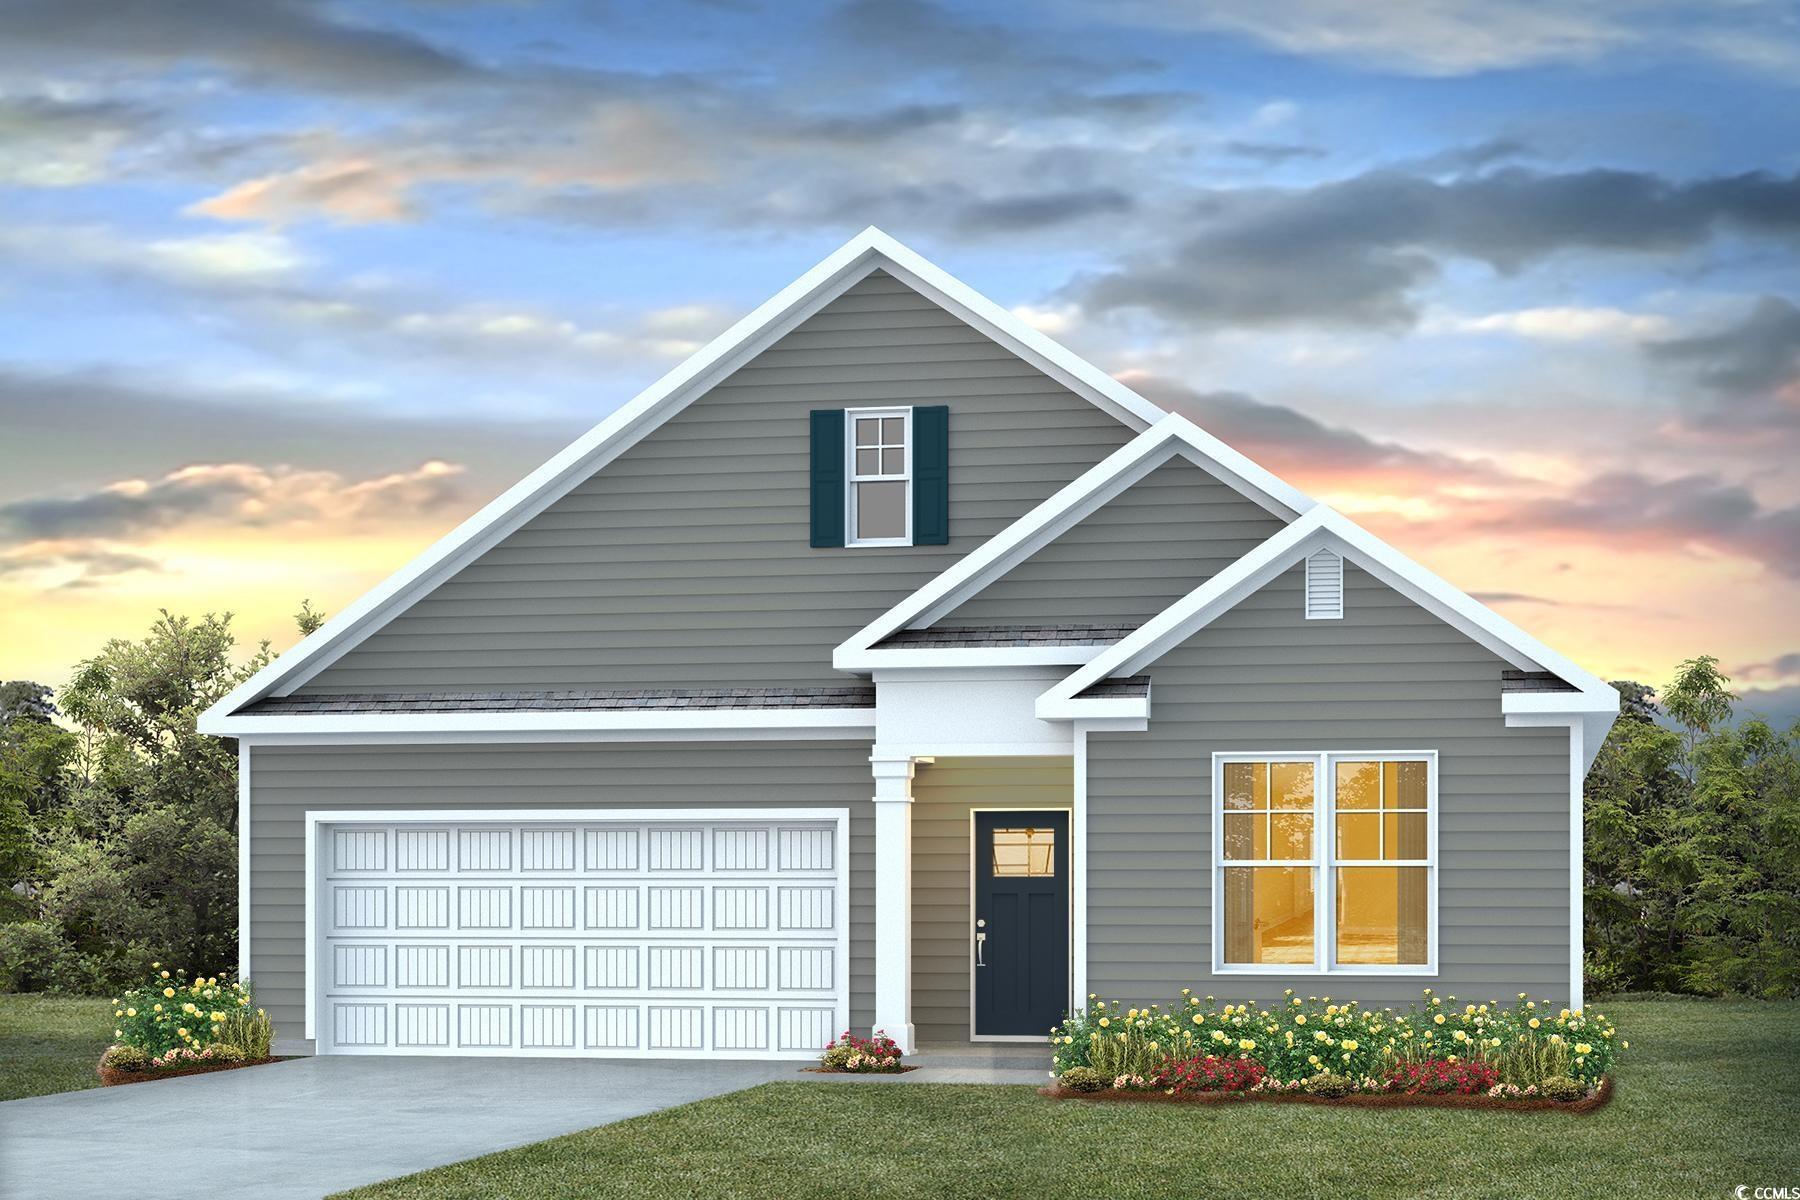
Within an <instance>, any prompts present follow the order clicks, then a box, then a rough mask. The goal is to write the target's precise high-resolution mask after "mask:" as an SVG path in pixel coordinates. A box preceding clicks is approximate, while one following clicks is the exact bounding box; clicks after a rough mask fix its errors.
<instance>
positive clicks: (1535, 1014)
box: [1050, 989, 1629, 1089]
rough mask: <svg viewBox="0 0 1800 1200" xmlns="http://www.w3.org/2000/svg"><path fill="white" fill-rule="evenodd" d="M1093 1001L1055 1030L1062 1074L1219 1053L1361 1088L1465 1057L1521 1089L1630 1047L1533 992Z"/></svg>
mask: <svg viewBox="0 0 1800 1200" xmlns="http://www.w3.org/2000/svg"><path fill="white" fill-rule="evenodd" d="M1088 999H1089V1005H1088V1007H1087V1008H1085V1009H1082V1010H1078V1011H1077V1012H1075V1013H1073V1014H1071V1015H1070V1016H1069V1017H1068V1018H1067V1019H1066V1020H1064V1021H1063V1022H1062V1023H1061V1024H1060V1025H1058V1026H1057V1027H1056V1028H1055V1029H1053V1030H1052V1031H1051V1033H1050V1046H1051V1050H1052V1052H1053V1054H1054V1056H1055V1069H1056V1071H1057V1073H1058V1074H1059V1075H1060V1074H1061V1073H1062V1072H1064V1071H1067V1070H1069V1069H1070V1068H1071V1067H1093V1068H1094V1069H1095V1070H1096V1071H1099V1072H1100V1073H1101V1074H1102V1075H1104V1076H1106V1077H1107V1078H1109V1079H1116V1078H1118V1077H1119V1076H1121V1075H1126V1076H1137V1075H1143V1076H1146V1077H1148V1076H1149V1075H1151V1074H1152V1073H1153V1072H1154V1067H1155V1066H1156V1064H1157V1063H1158V1062H1161V1061H1162V1060H1164V1059H1165V1058H1170V1057H1173V1058H1179V1059H1184V1060H1185V1059H1192V1058H1198V1057H1215V1058H1219V1059H1248V1060H1252V1061H1254V1062H1257V1063H1259V1064H1261V1066H1262V1067H1263V1069H1264V1071H1265V1072H1266V1073H1267V1076H1268V1079H1269V1081H1270V1083H1271V1084H1282V1085H1293V1084H1298V1083H1300V1082H1301V1081H1303V1080H1306V1079H1309V1078H1311V1077H1312V1076H1314V1075H1318V1074H1320V1073H1322V1072H1329V1073H1331V1074H1334V1075H1344V1076H1347V1077H1349V1078H1350V1079H1353V1080H1356V1081H1358V1082H1359V1083H1361V1082H1362V1081H1366V1080H1371V1079H1375V1080H1379V1079H1385V1078H1387V1077H1388V1076H1389V1075H1391V1074H1392V1073H1393V1071H1394V1070H1395V1069H1396V1068H1397V1067H1401V1066H1405V1065H1408V1064H1414V1063H1428V1062H1462V1063H1479V1064H1481V1065H1483V1066H1485V1067H1488V1068H1491V1069H1492V1070H1494V1071H1497V1072H1498V1073H1499V1075H1500V1080H1501V1082H1502V1083H1504V1084H1508V1085H1512V1086H1516V1087H1519V1088H1521V1089H1523V1088H1526V1087H1535V1086H1536V1085H1537V1084H1538V1083H1539V1082H1540V1081H1542V1080H1543V1079H1545V1078H1547V1077H1548V1076H1551V1075H1567V1076H1570V1077H1571V1078H1573V1079H1575V1080H1577V1081H1579V1082H1582V1083H1585V1084H1587V1085H1589V1086H1590V1087H1591V1086H1592V1085H1593V1084H1594V1083H1595V1082H1596V1081H1598V1080H1599V1078H1600V1077H1601V1076H1602V1075H1604V1074H1606V1073H1607V1072H1608V1071H1609V1070H1611V1068H1612V1063H1613V1061H1614V1059H1615V1058H1616V1057H1617V1056H1618V1053H1619V1052H1620V1051H1622V1050H1625V1049H1628V1048H1629V1047H1628V1044H1627V1043H1626V1042H1624V1041H1623V1040H1620V1039H1618V1038H1617V1036H1616V1034H1617V1031H1616V1030H1615V1029H1614V1028H1613V1024H1612V1022H1611V1021H1609V1020H1608V1019H1607V1018H1606V1017H1605V1016H1603V1015H1601V1014H1599V1013H1594V1012H1587V1011H1584V1010H1580V1009H1576V1010H1573V1011H1571V1010H1569V1009H1566V1008H1564V1009H1560V1010H1558V1009H1556V1008H1553V1007H1552V1006H1551V1004H1550V1002H1548V1001H1539V1000H1531V999H1529V998H1527V997H1525V996H1520V997H1519V998H1518V1003H1517V1004H1514V1005H1511V1006H1502V1005H1501V1004H1500V1002H1499V1001H1497V1000H1489V1001H1487V1002H1485V1003H1476V1004H1469V1003H1461V1004H1459V1003H1457V1002H1456V997H1455V996H1443V997H1440V996H1437V995H1435V994H1433V993H1432V992H1431V991H1430V990H1429V989H1427V990H1426V992H1425V994H1424V1002H1423V1004H1421V1005H1415V1006H1413V1007H1411V1008H1408V1009H1405V1010H1395V1009H1388V1008H1373V1009H1369V1008H1363V1007H1362V1006H1361V1005H1359V1004H1357V1003H1356V1002H1355V1001H1349V1002H1343V1001H1333V1000H1332V999H1331V997H1329V996H1306V997H1301V996H1296V995H1294V993H1293V992H1292V991H1291V990H1290V991H1288V992H1287V993H1286V995H1285V996H1284V997H1283V999H1282V1000H1281V1001H1280V1002H1278V1003H1275V1004H1270V1005H1267V1006H1264V1005H1261V1004H1254V1003H1251V1004H1223V1005H1221V1004H1218V1003H1216V1002H1215V1001H1214V1000H1213V998H1212V997H1211V996H1207V997H1205V998H1204V999H1202V998H1201V997H1199V996H1195V995H1193V994H1192V993H1191V992H1187V991H1184V992H1183V993H1182V995H1181V999H1180V1000H1179V1001H1177V1002H1176V1003H1175V1004H1174V1005H1172V1006H1170V1007H1169V1008H1167V1009H1165V1008H1162V1007H1161V1006H1159V1005H1155V1004H1152V1005H1150V1006H1149V1007H1147V1008H1127V1007H1125V1006H1124V1005H1121V1004H1118V1003H1115V1002H1112V1001H1107V1000H1101V999H1099V998H1097V997H1093V996H1090V997H1089V998H1088Z"/></svg>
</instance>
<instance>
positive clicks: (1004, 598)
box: [890, 457, 1283, 640]
mask: <svg viewBox="0 0 1800 1200" xmlns="http://www.w3.org/2000/svg"><path fill="white" fill-rule="evenodd" d="M1282 524H1283V521H1282V520H1281V518H1279V517H1277V516H1275V515H1274V514H1273V513H1271V512H1269V511H1268V510H1267V509H1266V508H1264V507H1262V506H1261V505H1258V504H1256V503H1255V502H1254V501H1252V500H1250V499H1249V498H1248V497H1246V496H1244V495H1243V494H1242V493H1240V492H1238V491H1236V490H1234V489H1233V488H1231V487H1229V486H1228V485H1227V484H1225V483H1224V482H1223V481H1221V480H1220V479H1219V478H1218V477H1217V476H1215V475H1213V474H1212V473H1211V472H1209V471H1207V470H1206V469H1205V468H1203V467H1201V466H1199V465H1197V464H1196V463H1194V462H1192V461H1190V460H1188V459H1185V458H1180V457H1176V458H1172V459H1170V460H1169V461H1168V462H1166V463H1164V464H1163V465H1162V466H1160V467H1157V468H1156V469H1155V470H1153V471H1151V472H1150V474H1148V475H1147V476H1145V477H1144V478H1143V479H1141V480H1139V481H1138V482H1137V483H1135V484H1133V485H1132V486H1131V487H1129V488H1127V489H1126V490H1125V491H1123V492H1121V493H1120V494H1119V495H1117V496H1114V497H1113V498H1112V499H1111V500H1109V501H1108V502H1107V503H1106V504H1104V505H1102V506H1101V507H1100V508H1099V509H1097V510H1095V511H1094V512H1093V513H1091V514H1089V515H1088V516H1087V517H1085V518H1083V519H1082V520H1081V521H1079V522H1077V523H1076V524H1075V525H1074V526H1073V527H1071V528H1070V529H1068V530H1067V531H1066V532H1064V533H1062V534H1061V535H1059V536H1058V537H1056V538H1055V539H1054V540H1053V541H1051V542H1050V543H1049V544H1048V545H1046V546H1044V547H1043V548H1041V549H1039V550H1038V551H1036V552H1035V553H1033V554H1031V555H1030V556H1029V557H1027V558H1026V559H1025V560H1024V561H1022V562H1020V563H1019V564H1018V565H1017V566H1015V567H1013V568H1012V569H1011V570H1010V571H1008V572H1006V573H1005V574H1004V575H1001V576H1000V577H999V578H998V579H996V580H994V581H993V582H992V583H990V584H988V585H987V586H986V587H984V588H982V589H981V590H980V591H978V592H976V593H975V594H974V595H973V596H971V597H969V599H967V600H965V601H963V602H962V603H961V604H959V605H957V606H956V607H955V608H953V609H951V610H950V612H949V613H947V614H946V615H945V616H943V617H942V618H940V619H939V620H938V621H937V622H936V623H935V624H934V625H933V626H932V628H933V629H940V630H944V629H967V628H970V627H979V626H1028V627H1029V626H1048V625H1067V624H1071V623H1075V624H1083V625H1122V626H1126V627H1127V628H1135V627H1137V626H1138V625H1141V624H1143V623H1144V622H1145V621H1147V620H1149V619H1150V618H1151V617H1153V616H1155V615H1156V614H1157V613H1159V612H1161V611H1162V610H1163V609H1165V608H1167V607H1168V606H1169V605H1171V604H1173V603H1175V601H1177V600H1179V599H1181V597H1183V596H1185V595H1187V594H1188V593H1189V592H1191V591H1193V590H1194V589H1195V588H1197V587H1199V586H1200V585H1201V584H1202V583H1204V582H1205V581H1206V580H1207V579H1209V578H1211V577H1212V576H1214V575H1216V574H1218V573H1219V572H1220V571H1222V570H1224V569H1225V568H1226V567H1228V566H1230V565H1231V564H1232V563H1234V562H1236V561H1237V560H1238V559H1239V558H1242V557H1243V556H1244V555H1245V554H1248V553H1249V552H1250V551H1251V550H1254V549H1255V548H1256V547H1257V546H1258V545H1259V544H1261V543H1262V542H1263V541H1265V540H1267V539H1268V538H1269V537H1271V536H1273V535H1274V534H1275V532H1276V531H1277V530H1279V529H1280V528H1281V527H1282ZM890 640H891V639H890Z"/></svg>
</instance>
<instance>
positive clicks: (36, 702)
mask: <svg viewBox="0 0 1800 1200" xmlns="http://www.w3.org/2000/svg"><path fill="white" fill-rule="evenodd" d="M51 694H52V693H51V690H50V687H49V686H48V685H47V684H42V683H33V682H31V681H30V680H29V679H9V680H7V681H6V682H5V683H0V730H4V729H7V728H10V727H11V726H12V724H13V722H15V721H21V720H27V721H37V722H39V723H40V724H45V725H47V724H49V723H50V722H51V721H54V720H55V719H56V705H54V704H52V703H51V702H50V697H51Z"/></svg>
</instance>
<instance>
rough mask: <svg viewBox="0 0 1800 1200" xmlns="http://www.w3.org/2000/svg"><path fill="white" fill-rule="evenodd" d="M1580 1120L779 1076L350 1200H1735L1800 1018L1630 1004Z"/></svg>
mask: <svg viewBox="0 0 1800 1200" xmlns="http://www.w3.org/2000/svg"><path fill="white" fill-rule="evenodd" d="M1603 1007H1604V1009H1605V1011H1606V1012H1608V1013H1609V1014H1610V1015H1611V1016H1612V1017H1613V1018H1614V1019H1615V1020H1616V1021H1617V1023H1618V1026H1619V1029H1620V1032H1621V1034H1622V1035H1623V1036H1624V1037H1626V1038H1627V1039H1629V1040H1630V1042H1631V1046H1632V1048H1631V1051H1630V1052H1629V1054H1628V1055H1627V1057H1626V1059H1625V1062H1624V1064H1623V1065H1622V1067H1621V1069H1620V1070H1619V1072H1618V1073H1617V1074H1618V1080H1617V1082H1618V1090H1617V1094H1616V1098H1615V1099H1614V1101H1613V1103H1612V1104H1611V1105H1609V1106H1608V1107H1606V1108H1604V1109H1602V1110H1601V1111H1599V1112H1597V1113H1594V1114H1592V1115H1590V1116H1571V1115H1569V1114H1565V1113H1554V1112H1552V1113H1541V1114H1528V1113H1506V1112H1457V1111H1445V1110H1441V1109H1438V1110H1432V1109H1402V1110H1393V1109H1387V1110H1382V1109H1332V1108H1314V1107H1306V1106H1298V1105H1295V1106H1286V1105H1245V1106H1242V1107H1238V1106H1228V1107H1219V1106H1204V1107H1177V1106H1164V1105H1154V1104H1146V1105H1123V1104H1105V1105H1098V1104H1096V1105H1090V1104H1084V1103H1079V1102H1072V1101H1067V1102H1058V1101H1052V1100H1046V1099H1044V1098H1042V1097H1040V1096H1038V1095H1036V1094H1035V1092H1034V1091H1033V1089H1031V1088H1029V1087H986V1086H978V1085H953V1084H935V1085H933V1084H918V1085H908V1084H853V1083H826V1082H818V1083H810V1082H795V1083H774V1084H767V1085H764V1086H762V1087H758V1088H752V1089H750V1090H748V1091H743V1092H738V1093H735V1094H733V1095H729V1096H722V1097H718V1098H716V1099H712V1100H706V1101H702V1102H700V1103H698V1104H690V1105H686V1106H684V1107H682V1108H676V1109H671V1110H669V1111H666V1112H662V1113H657V1114H654V1115H652V1116H647V1117H640V1118H638V1119H636V1120H632V1121H625V1122H622V1123H620V1124H617V1125H611V1126H606V1127H603V1128H600V1129H591V1130H588V1131H586V1132H583V1133H577V1134H572V1135H570V1136H568V1137H562V1138H556V1139H553V1140H551V1141H547V1142H538V1143H536V1144H534V1145H530V1146H524V1147H521V1148H519V1149H516V1150H508V1151H504V1152H502V1153H499V1154H492V1155H488V1156H486V1157H484V1158H477V1159H471V1160H470V1161H468V1162H464V1163H458V1164H456V1165H454V1166H449V1167H441V1168H438V1169H436V1170H432V1171H425V1172H422V1173H421V1174H418V1175H412V1176H408V1177H406V1178H404V1179H397V1180H392V1181H389V1182H387V1183H382V1184H376V1185H374V1186H372V1187H366V1188H362V1189H359V1190H356V1191H353V1192H347V1193H344V1196H345V1197H354V1198H355V1200H413V1198H423V1197H431V1198H432V1200H457V1198H459V1197H467V1198H469V1200H474V1198H476V1197H480V1198H482V1200H529V1198H533V1197H550V1196H557V1197H611V1196H618V1197H633V1198H635V1200H654V1198H656V1197H688V1196H777V1197H780V1198H781V1200H811V1198H813V1197H821V1198H822V1197H835V1196H842V1195H847V1194H856V1195H858V1196H866V1197H889V1196H894V1197H898V1196H939V1197H976V1196H1020V1197H1043V1196H1055V1195H1079V1196H1107V1197H1111V1198H1114V1200H1129V1198H1132V1197H1151V1196H1177V1195H1178V1196H1205V1195H1230V1196H1280V1197H1296V1196H1329V1197H1334V1198H1336V1197H1355V1196H1378V1197H1384V1198H1385V1197H1395V1196H1427V1195H1428V1196H1433V1197H1443V1196H1452V1197H1455V1196H1496V1195H1509V1194H1510V1195H1529V1196H1533V1197H1551V1198H1555V1197H1586V1196H1607V1197H1612V1196H1632V1197H1634V1200H1638V1198H1642V1197H1660V1196H1683V1197H1686V1196H1728V1195H1730V1194H1731V1191H1732V1189H1733V1188H1734V1187H1735V1186H1736V1185H1738V1184H1740V1183H1743V1184H1749V1185H1751V1186H1752V1187H1755V1186H1759V1185H1761V1186H1768V1185H1781V1184H1789V1185H1791V1184H1792V1183H1793V1182H1794V1180H1795V1179H1797V1178H1800V1140H1797V1139H1796V1138H1795V1137H1794V1131H1795V1129H1796V1128H1797V1127H1800V1080H1797V1079H1796V1072H1795V1065H1796V1063H1797V1062H1800V1004H1796V1003H1778V1004H1763V1003H1757V1002H1753V1001H1741V1002H1740V1001H1660V1000H1621V1001H1618V1002H1616V1003H1613V1004H1608V1005H1604V1006H1603Z"/></svg>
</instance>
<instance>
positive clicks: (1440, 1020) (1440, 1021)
mask: <svg viewBox="0 0 1800 1200" xmlns="http://www.w3.org/2000/svg"><path fill="white" fill-rule="evenodd" d="M1431 1019H1432V1020H1433V1021H1435V1022H1436V1023H1437V1024H1439V1025H1442V1024H1443V1023H1444V1014H1443V1013H1439V1014H1438V1015H1437V1016H1435V1017H1433V1018H1431Z"/></svg>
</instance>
